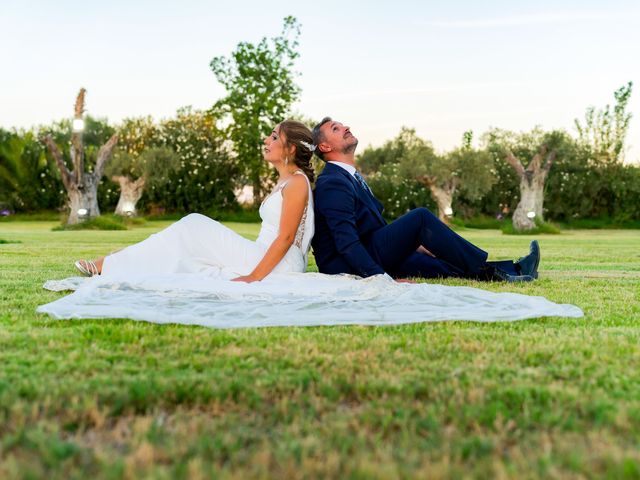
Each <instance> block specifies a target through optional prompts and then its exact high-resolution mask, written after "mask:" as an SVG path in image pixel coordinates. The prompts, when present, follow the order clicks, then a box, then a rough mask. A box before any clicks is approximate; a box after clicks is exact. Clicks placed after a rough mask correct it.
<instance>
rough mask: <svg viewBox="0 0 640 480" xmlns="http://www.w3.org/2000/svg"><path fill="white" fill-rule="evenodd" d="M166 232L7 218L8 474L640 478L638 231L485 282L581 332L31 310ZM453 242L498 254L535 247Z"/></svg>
mask: <svg viewBox="0 0 640 480" xmlns="http://www.w3.org/2000/svg"><path fill="white" fill-rule="evenodd" d="M168 224H169V222H150V223H148V224H147V225H146V226H144V227H136V228H135V229H133V230H129V231H75V232H74V231H62V232H52V231H51V227H53V226H54V225H55V224H54V223H52V222H9V223H7V222H3V223H0V239H2V240H5V241H7V243H1V244H0V306H1V308H0V478H2V479H11V478H93V479H101V478H122V477H125V478H141V477H152V478H193V479H197V478H208V477H211V476H215V477H216V478H237V479H245V478H255V477H258V478H264V477H274V478H283V479H289V478H318V477H320V478H413V477H416V478H462V477H477V478H492V477H493V478H507V477H513V478H516V477H517V478H603V477H604V478H612V479H613V478H615V479H618V478H640V231H637V230H636V231H633V230H625V231H622V230H607V231H603V230H600V231H595V230H594V231H569V232H566V233H563V234H561V235H549V236H545V235H542V236H540V237H539V240H540V245H541V248H542V264H541V278H540V280H539V281H537V282H535V283H533V284H526V285H503V284H483V285H482V287H483V288H487V289H489V290H494V291H516V292H521V293H527V294H533V295H544V296H546V297H548V298H549V299H551V300H553V301H556V302H562V303H574V304H576V305H578V306H580V307H581V308H583V310H584V311H585V313H586V316H585V318H581V319H558V318H546V319H538V320H527V321H522V322H515V323H503V324H479V323H471V322H451V323H427V324H416V325H406V326H395V327H377V328H376V327H318V328H272V329H248V330H211V329H207V328H202V327H185V326H175V325H170V326H159V325H154V324H149V323H144V322H135V321H130V320H77V321H58V320H52V319H50V318H48V317H46V316H44V315H37V314H36V313H35V308H36V306H37V305H39V304H42V303H46V302H49V301H51V300H53V299H55V298H58V297H59V296H60V295H61V294H58V293H53V292H48V291H45V290H43V289H42V288H41V286H42V284H43V282H44V281H45V280H47V279H52V278H63V277H65V276H70V275H73V274H74V271H73V267H72V261H73V260H74V259H77V258H87V257H89V258H90V257H93V256H97V255H100V254H104V253H107V252H109V251H111V250H114V249H116V248H119V247H122V246H125V245H127V244H130V243H132V242H135V241H139V240H142V239H143V238H145V237H146V236H147V235H149V234H150V233H152V232H154V231H157V230H158V229H160V228H161V227H164V226H166V225H168ZM230 225H231V226H232V227H233V228H236V229H237V230H238V231H239V232H240V233H242V234H243V235H247V236H248V237H252V238H255V236H256V234H257V228H258V227H257V225H254V224H230ZM461 233H462V234H463V235H464V236H465V237H467V238H468V239H470V240H471V241H473V242H476V243H477V244H479V245H480V246H481V247H483V248H485V249H487V250H489V251H490V252H492V257H491V258H492V259H499V258H513V257H518V256H520V255H521V254H523V253H524V252H525V251H526V250H527V248H528V243H529V240H530V239H529V238H527V237H525V236H505V235H502V234H500V233H499V232H497V231H486V230H466V231H463V232H461ZM443 283H447V284H451V285H472V286H479V284H478V283H476V282H470V281H446V282H443Z"/></svg>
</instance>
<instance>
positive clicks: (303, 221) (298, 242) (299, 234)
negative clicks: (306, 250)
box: [293, 207, 308, 250]
mask: <svg viewBox="0 0 640 480" xmlns="http://www.w3.org/2000/svg"><path fill="white" fill-rule="evenodd" d="M307 208H308V207H304V211H303V212H302V218H301V219H300V225H298V231H297V232H296V239H295V240H294V242H293V244H294V245H295V246H296V247H298V248H299V249H300V250H302V239H303V238H304V226H305V224H306V223H307Z"/></svg>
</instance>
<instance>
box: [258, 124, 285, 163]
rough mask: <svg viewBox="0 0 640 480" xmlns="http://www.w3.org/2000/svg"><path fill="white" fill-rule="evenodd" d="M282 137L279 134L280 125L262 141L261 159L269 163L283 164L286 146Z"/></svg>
mask: <svg viewBox="0 0 640 480" xmlns="http://www.w3.org/2000/svg"><path fill="white" fill-rule="evenodd" d="M284 140H285V139H284V138H283V136H282V135H281V134H280V125H278V126H277V127H276V128H274V129H273V132H271V134H270V135H269V136H268V137H267V138H265V139H264V142H263V143H264V149H263V158H264V159H265V160H266V161H267V162H269V163H271V164H274V165H275V164H278V163H283V162H284V159H285V156H286V146H285V142H284Z"/></svg>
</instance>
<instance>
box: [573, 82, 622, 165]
mask: <svg viewBox="0 0 640 480" xmlns="http://www.w3.org/2000/svg"><path fill="white" fill-rule="evenodd" d="M632 88H633V82H629V83H627V84H626V85H624V86H622V87H620V88H619V89H618V90H616V91H615V92H614V94H613V96H614V97H615V99H616V104H615V106H614V107H613V110H612V109H611V106H610V105H606V106H605V107H604V108H603V109H600V110H596V109H595V107H589V108H587V111H586V113H585V118H584V124H582V123H580V121H579V120H578V119H576V120H575V125H576V128H577V130H578V138H579V140H580V142H582V143H583V144H585V145H588V146H589V147H590V148H591V149H592V151H593V154H594V160H596V162H598V163H602V164H605V165H611V164H614V163H622V161H623V160H624V154H625V151H624V144H625V140H626V137H627V132H628V131H629V122H630V121H631V113H628V112H627V106H628V105H629V99H630V98H631V90H632Z"/></svg>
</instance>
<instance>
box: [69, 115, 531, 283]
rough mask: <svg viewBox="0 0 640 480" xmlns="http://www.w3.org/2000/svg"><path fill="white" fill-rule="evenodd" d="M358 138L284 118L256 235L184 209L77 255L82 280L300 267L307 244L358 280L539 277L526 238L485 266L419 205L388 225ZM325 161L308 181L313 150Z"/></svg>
mask: <svg viewBox="0 0 640 480" xmlns="http://www.w3.org/2000/svg"><path fill="white" fill-rule="evenodd" d="M357 146H358V139H357V138H356V137H355V136H354V135H353V133H352V132H351V129H350V128H349V127H348V126H346V125H344V124H342V123H340V122H338V121H335V120H332V119H331V118H330V117H325V118H324V119H322V121H321V122H320V123H318V124H317V125H316V126H315V127H314V128H313V130H312V131H311V130H309V129H308V128H307V127H306V126H305V125H303V124H302V123H300V122H296V121H292V120H286V121H284V122H282V123H280V124H279V125H277V126H275V128H274V129H273V131H272V132H271V134H270V135H269V136H268V137H267V138H265V139H264V149H263V157H264V160H265V161H266V162H268V163H270V164H271V165H272V166H273V167H274V168H275V169H276V171H277V173H278V181H277V183H276V186H275V187H274V189H273V191H272V192H271V193H270V194H269V195H268V196H267V197H266V198H265V200H264V201H263V202H262V205H261V206H260V217H261V220H262V223H261V228H260V233H259V235H258V238H257V240H256V241H255V242H254V241H251V240H248V239H246V238H244V237H242V236H240V235H238V234H237V233H235V232H234V231H232V230H230V229H229V228H227V227H226V226H224V225H222V224H221V223H219V222H217V221H215V220H213V219H210V218H208V217H206V216H204V215H200V214H190V215H187V216H186V217H184V218H182V219H181V220H179V221H178V222H176V223H174V224H173V225H171V226H169V227H167V228H166V229H164V230H162V231H160V232H158V233H156V234H154V235H151V236H150V237H149V238H147V239H146V240H143V241H142V242H140V243H137V244H135V245H132V246H130V247H127V248H125V249H123V250H121V251H119V252H116V253H113V254H110V255H107V256H105V257H101V258H98V259H95V260H79V261H77V262H75V266H76V268H77V269H78V270H79V271H80V272H81V273H82V274H83V275H86V276H93V275H109V274H123V273H124V274H126V273H127V272H131V273H132V274H133V273H148V274H170V273H197V272H203V271H207V269H209V270H211V269H214V270H215V271H216V272H219V275H221V276H223V277H224V278H228V279H229V280H232V281H237V282H246V283H251V282H256V281H261V280H263V279H265V278H266V277H267V276H268V275H269V274H271V273H272V272H274V273H275V272H278V273H286V272H304V271H305V270H306V267H307V256H308V251H309V248H310V246H313V253H314V256H315V259H316V263H317V266H318V270H319V271H320V273H325V274H353V275H358V276H360V277H369V276H372V275H380V274H388V275H390V276H391V277H393V278H395V279H397V280H398V281H410V280H407V279H410V278H416V277H417V278H447V277H458V278H470V279H476V280H485V281H492V280H495V281H507V282H525V281H532V280H534V279H535V278H537V277H538V265H539V261H540V250H539V246H538V243H537V242H536V241H533V242H532V243H531V247H530V252H529V253H528V255H526V256H524V257H522V258H521V259H520V260H518V261H516V262H514V261H510V260H508V261H498V262H488V261H487V258H488V254H487V252H485V251H483V250H481V249H480V248H478V247H477V246H475V245H473V244H472V243H470V242H469V241H467V240H465V239H464V238H462V237H461V236H460V235H458V234H457V233H456V232H454V231H453V230H451V229H450V228H449V227H448V226H447V225H446V224H445V223H443V222H442V221H440V220H439V219H438V218H437V217H436V216H435V215H433V214H432V213H431V212H430V211H429V210H428V209H426V208H416V209H414V210H411V211H409V212H408V213H406V214H405V215H403V216H402V217H400V218H398V219H396V220H394V221H393V222H390V223H387V222H386V221H385V219H384V217H383V216H382V212H383V206H382V204H381V203H380V201H379V200H378V199H377V198H376V197H375V195H374V194H373V192H372V191H371V189H370V188H369V187H368V185H367V183H366V181H365V179H364V178H363V177H362V175H360V173H359V172H358V168H357V164H356V159H355V152H356V148H357ZM314 152H315V154H316V155H317V156H318V157H319V158H320V159H322V160H323V161H324V162H326V165H325V167H324V169H323V171H322V173H321V174H320V175H319V176H318V178H317V181H316V182H315V183H316V185H315V189H314V190H313V191H312V189H311V185H312V184H313V182H314V172H313V168H312V166H311V160H312V156H313V154H314Z"/></svg>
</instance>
